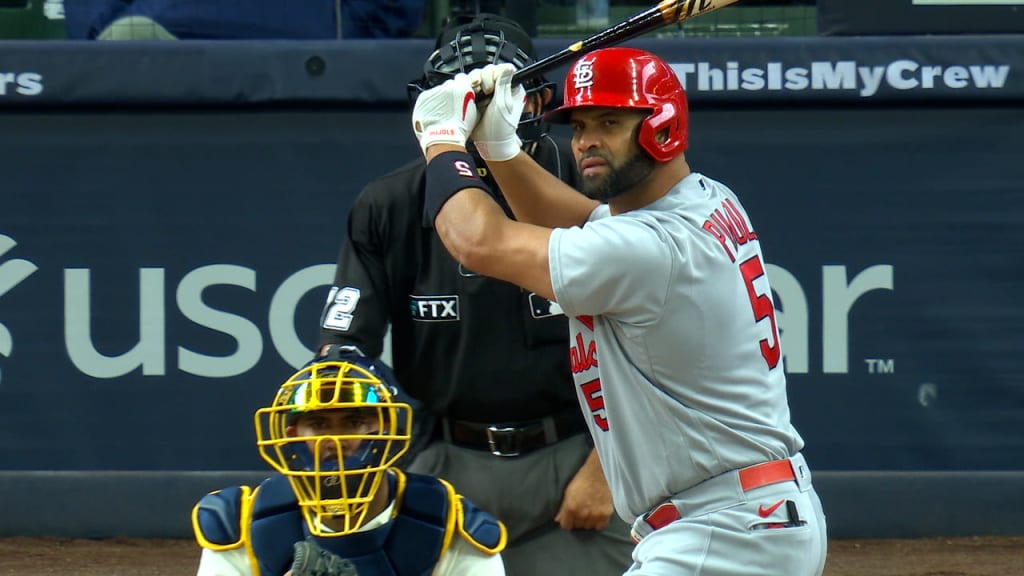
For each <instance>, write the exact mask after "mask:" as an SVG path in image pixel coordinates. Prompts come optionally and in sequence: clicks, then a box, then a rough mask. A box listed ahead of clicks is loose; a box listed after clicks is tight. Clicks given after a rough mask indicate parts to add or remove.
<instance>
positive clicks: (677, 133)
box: [637, 100, 687, 162]
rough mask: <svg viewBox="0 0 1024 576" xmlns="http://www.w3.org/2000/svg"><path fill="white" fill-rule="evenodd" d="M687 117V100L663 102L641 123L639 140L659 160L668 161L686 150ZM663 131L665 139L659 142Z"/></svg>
mask: <svg viewBox="0 0 1024 576" xmlns="http://www.w3.org/2000/svg"><path fill="white" fill-rule="evenodd" d="M680 102H681V105H682V108H683V109H682V110H680V109H679V107H680ZM686 118H687V110H686V101H685V100H681V101H665V102H662V103H661V105H659V106H658V107H657V108H655V109H654V111H653V112H651V115H650V116H648V117H647V118H645V119H644V121H643V123H642V124H641V125H640V133H639V134H638V136H637V142H638V143H639V144H640V147H641V148H643V149H644V150H646V151H647V153H648V154H650V155H651V157H652V158H654V159H655V160H657V161H658V162H668V161H669V160H671V159H673V158H675V157H676V156H678V155H679V154H680V153H681V152H683V151H685V150H686V134H687V126H686ZM662 133H664V140H663V141H660V142H659V141H658V135H659V134H662Z"/></svg>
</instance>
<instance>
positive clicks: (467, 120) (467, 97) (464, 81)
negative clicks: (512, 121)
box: [412, 74, 479, 154]
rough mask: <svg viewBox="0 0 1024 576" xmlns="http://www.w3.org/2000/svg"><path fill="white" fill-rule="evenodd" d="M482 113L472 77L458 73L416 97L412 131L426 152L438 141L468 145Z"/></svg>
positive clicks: (439, 142)
mask: <svg viewBox="0 0 1024 576" xmlns="http://www.w3.org/2000/svg"><path fill="white" fill-rule="evenodd" d="M478 116H479V115H478V113H477V109H476V94H475V93H474V92H473V86H472V84H471V83H470V80H469V77H468V76H467V75H465V74H456V75H455V77H454V78H450V79H448V80H446V81H445V82H444V84H441V85H440V86H435V87H433V88H431V89H430V90H427V91H425V92H423V93H422V94H420V95H419V97H418V98H416V105H415V106H413V110H412V130H413V132H414V133H415V134H416V139H417V140H419V142H420V148H421V149H422V150H423V153H424V154H426V153H427V148H429V147H430V146H432V145H434V144H455V145H457V146H465V145H466V139H467V138H468V136H469V133H470V132H472V131H473V127H474V126H476V122H477V118H478Z"/></svg>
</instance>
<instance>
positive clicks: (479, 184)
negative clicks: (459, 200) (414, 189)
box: [423, 150, 490, 222]
mask: <svg viewBox="0 0 1024 576" xmlns="http://www.w3.org/2000/svg"><path fill="white" fill-rule="evenodd" d="M426 174H427V186H426V198H425V199H424V202H423V210H424V211H426V213H427V216H428V217H429V218H430V221H431V222H433V221H434V219H435V218H437V213H438V212H440V211H441V207H442V206H444V203H445V202H447V201H448V199H449V198H451V197H452V196H455V194H457V193H458V192H459V190H465V189H466V188H481V189H483V190H485V191H487V192H490V189H489V188H488V186H487V184H486V183H485V182H484V181H483V180H481V179H480V176H479V175H478V174H477V171H476V163H475V162H473V157H472V156H470V155H469V154H468V153H466V152H459V151H457V150H450V151H448V152H442V153H441V154H438V155H437V156H435V157H434V158H433V159H432V160H431V161H430V163H429V164H427V173H426Z"/></svg>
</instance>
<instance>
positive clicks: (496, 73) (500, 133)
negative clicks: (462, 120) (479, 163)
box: [469, 63, 526, 162]
mask: <svg viewBox="0 0 1024 576" xmlns="http://www.w3.org/2000/svg"><path fill="white" fill-rule="evenodd" d="M515 71H516V68H515V66H513V65H512V64H508V63H506V64H498V65H495V64H488V65H487V66H484V67H483V68H477V69H475V70H472V71H471V72H470V73H469V78H470V82H471V84H472V85H473V87H474V88H475V89H476V90H477V93H478V94H481V95H482V96H490V97H491V101H490V102H489V103H488V104H487V105H486V107H485V108H484V109H483V111H482V112H481V117H480V122H479V123H478V124H477V125H476V128H475V129H474V130H473V133H472V136H471V137H472V138H473V143H474V144H476V149H477V151H478V152H479V153H480V157H481V158H483V159H484V160H494V161H498V162H502V161H505V160H511V159H512V158H514V157H515V155H516V154H518V153H519V151H520V149H522V147H523V142H522V140H520V139H519V135H518V134H516V128H518V127H519V119H520V118H521V117H522V115H523V108H525V106H526V88H523V86H522V84H520V85H518V86H516V87H514V88H513V87H512V75H513V74H515Z"/></svg>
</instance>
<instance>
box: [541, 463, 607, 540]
mask: <svg viewBox="0 0 1024 576" xmlns="http://www.w3.org/2000/svg"><path fill="white" fill-rule="evenodd" d="M614 512H615V506H614V504H612V492H611V490H610V489H609V488H608V481H607V480H606V479H605V477H604V472H602V471H601V461H600V460H598V458H597V452H595V451H593V450H592V451H591V453H590V456H588V457H587V460H586V462H584V463H583V466H581V467H580V469H579V471H578V472H576V475H575V476H573V478H572V480H570V481H569V484H568V485H567V486H566V487H565V494H563V495H562V505H561V506H560V507H559V508H558V514H555V522H557V523H558V525H559V526H561V528H562V530H599V531H600V530H604V529H605V528H607V527H608V521H609V520H610V519H611V517H612V514H613V513H614Z"/></svg>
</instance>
